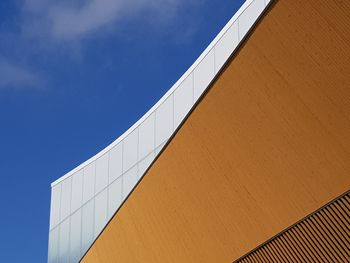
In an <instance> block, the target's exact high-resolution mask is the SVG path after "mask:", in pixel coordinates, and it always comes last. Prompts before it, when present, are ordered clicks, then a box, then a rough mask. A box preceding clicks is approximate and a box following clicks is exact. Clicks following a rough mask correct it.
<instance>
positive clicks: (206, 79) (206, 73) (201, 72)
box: [194, 50, 215, 102]
mask: <svg viewBox="0 0 350 263" xmlns="http://www.w3.org/2000/svg"><path fill="white" fill-rule="evenodd" d="M214 68H215V65H214V50H211V51H210V52H209V53H208V54H207V55H206V56H205V57H204V58H203V60H202V61H201V62H200V63H199V65H198V66H197V68H196V69H195V70H194V100H195V102H196V101H197V100H198V98H199V97H200V96H201V95H202V93H203V92H204V91H205V89H206V88H207V87H208V85H209V83H210V82H211V81H212V79H213V78H214V75H215V72H214Z"/></svg>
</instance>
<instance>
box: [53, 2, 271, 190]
mask: <svg viewBox="0 0 350 263" xmlns="http://www.w3.org/2000/svg"><path fill="white" fill-rule="evenodd" d="M253 2H254V0H247V1H245V2H244V4H243V5H242V6H241V7H240V9H239V10H238V11H237V12H236V13H235V14H234V15H233V17H232V18H231V19H230V21H229V22H228V23H227V24H226V25H225V26H224V28H223V29H222V30H221V31H220V33H219V34H218V35H217V36H216V37H215V38H214V40H213V41H212V42H211V43H210V44H209V45H208V47H207V48H206V49H205V50H204V51H203V52H202V54H201V55H200V56H199V57H198V58H197V60H196V61H195V62H194V63H193V64H192V65H191V66H190V68H189V69H188V70H187V71H186V72H185V73H184V74H183V75H182V76H181V77H180V79H179V80H177V81H176V82H175V84H174V85H173V86H172V87H171V88H170V89H169V90H168V91H167V92H166V93H165V94H164V95H163V97H162V98H161V99H160V100H159V101H158V102H157V103H156V104H155V105H154V106H153V107H152V108H151V109H150V110H149V111H147V112H146V114H144V115H143V116H142V117H141V118H140V119H139V120H138V121H137V122H136V123H135V124H134V125H132V126H131V127H130V128H129V129H128V130H127V131H125V132H124V133H123V134H122V135H121V136H119V137H118V138H117V139H116V140H115V141H113V142H112V143H111V144H110V145H108V146H107V147H106V148H104V149H103V150H101V151H100V152H99V153H97V154H96V155H94V156H93V157H91V158H90V159H88V160H87V161H85V162H83V163H82V164H80V165H78V166H77V167H76V168H74V169H73V170H71V171H69V172H68V173H66V174H65V175H63V176H62V177H60V178H58V179H57V180H56V181H54V182H53V183H51V187H54V186H55V185H57V184H59V183H60V182H62V181H64V180H65V179H67V178H68V177H70V176H71V175H73V174H74V173H76V172H77V171H79V170H81V169H82V168H84V167H85V166H87V165H88V164H90V163H92V162H94V161H95V160H97V159H98V158H100V157H101V156H102V155H104V154H105V153H107V152H108V151H109V150H111V149H112V148H113V147H114V146H116V145H118V144H119V143H120V142H122V141H123V140H124V139H125V138H126V137H127V136H128V135H129V134H130V133H132V132H133V131H134V130H135V129H136V128H137V127H138V126H139V125H140V124H141V123H142V122H143V121H144V120H146V119H147V117H149V116H150V115H151V114H152V113H153V112H155V110H156V109H157V108H158V107H159V106H160V105H161V104H162V103H163V102H164V101H166V99H167V98H168V97H169V96H170V95H171V94H172V93H173V92H174V91H175V90H176V89H177V88H178V87H179V86H180V84H181V83H182V82H183V81H184V80H185V79H186V78H187V77H188V76H190V74H191V73H192V72H193V71H194V70H195V69H196V68H197V67H198V65H200V63H201V62H202V61H203V59H204V58H205V57H206V56H207V55H208V54H209V52H210V51H212V49H213V48H214V47H215V45H216V44H217V43H218V42H219V40H220V39H221V38H222V37H223V36H224V35H225V33H226V32H227V31H228V29H229V28H230V27H231V26H232V25H233V23H234V22H235V21H236V20H237V19H238V18H239V16H240V15H241V14H242V13H243V12H244V11H245V10H246V9H247V8H248V7H249V6H250V5H251V4H252V3H253ZM267 2H269V1H267ZM230 55H231V54H230ZM227 58H228V57H227ZM215 77H216V74H214V76H213V78H212V80H213V79H214V78H215Z"/></svg>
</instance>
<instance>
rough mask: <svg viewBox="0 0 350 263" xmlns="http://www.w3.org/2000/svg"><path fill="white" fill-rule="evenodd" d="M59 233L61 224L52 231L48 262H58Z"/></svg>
mask: <svg viewBox="0 0 350 263" xmlns="http://www.w3.org/2000/svg"><path fill="white" fill-rule="evenodd" d="M58 233H59V226H58V227H56V228H54V229H53V230H51V231H50V234H49V257H48V263H58Z"/></svg>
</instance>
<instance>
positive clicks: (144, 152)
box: [48, 0, 350, 263]
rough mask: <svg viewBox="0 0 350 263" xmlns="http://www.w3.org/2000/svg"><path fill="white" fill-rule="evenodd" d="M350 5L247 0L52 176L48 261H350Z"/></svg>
mask: <svg viewBox="0 0 350 263" xmlns="http://www.w3.org/2000/svg"><path fill="white" fill-rule="evenodd" d="M349 14H350V2H348V1H340V0H336V1H326V0H309V1H299V0H275V1H268V0H247V1H246V2H245V3H244V4H243V5H242V7H241V8H240V9H239V11H238V12H237V13H236V14H235V15H234V16H233V17H232V19H231V20H230V21H229V22H228V23H227V25H226V26H225V27H224V28H223V29H222V31H221V32H220V33H219V34H218V36H217V37H216V38H215V39H214V40H213V41H212V43H211V44H210V45H209V46H208V48H207V49H206V50H205V51H204V52H203V53H202V54H201V56H200V57H199V58H198V59H197V61H196V62H195V63H194V64H193V65H192V66H191V67H190V68H189V69H188V70H187V71H186V73H185V74H184V75H183V76H182V77H181V78H180V79H179V80H178V81H177V82H176V83H175V84H174V86H173V87H171V88H170V89H169V91H168V92H167V93H166V94H165V95H164V96H163V97H162V98H161V100H160V101H159V102H158V103H157V104H156V105H154V106H153V107H152V108H151V109H150V110H149V111H148V112H147V113H146V114H145V115H144V116H143V117H142V118H141V119H140V120H139V121H138V122H137V123H135V124H134V125H133V126H132V127H131V128H130V129H129V130H128V131H126V132H125V133H124V134H123V135H122V136H120V137H119V138H118V139H117V140H116V141H115V142H113V143H112V144H111V145H110V146H108V147H107V148H106V149H104V150H103V151H101V152H100V153H98V154H97V155H95V156H94V157H92V158H91V159H89V160H87V161H86V162H85V163H83V164H81V165H80V166H78V167H77V168H75V169H74V170H72V171H71V172H69V173H68V174H66V175H64V176H63V177H61V178H60V179H58V180H57V181H55V182H54V183H52V186H51V187H52V195H51V216H50V236H49V259H48V262H50V263H51V262H79V261H81V262H93V263H95V262H96V263H100V262H350V249H349V248H350V193H349V189H350V16H349Z"/></svg>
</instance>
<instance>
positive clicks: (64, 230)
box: [58, 218, 69, 263]
mask: <svg viewBox="0 0 350 263" xmlns="http://www.w3.org/2000/svg"><path fill="white" fill-rule="evenodd" d="M58 248H59V262H60V263H64V262H69V218H68V219H67V220H64V221H63V222H62V223H61V224H60V237H59V246H58Z"/></svg>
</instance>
